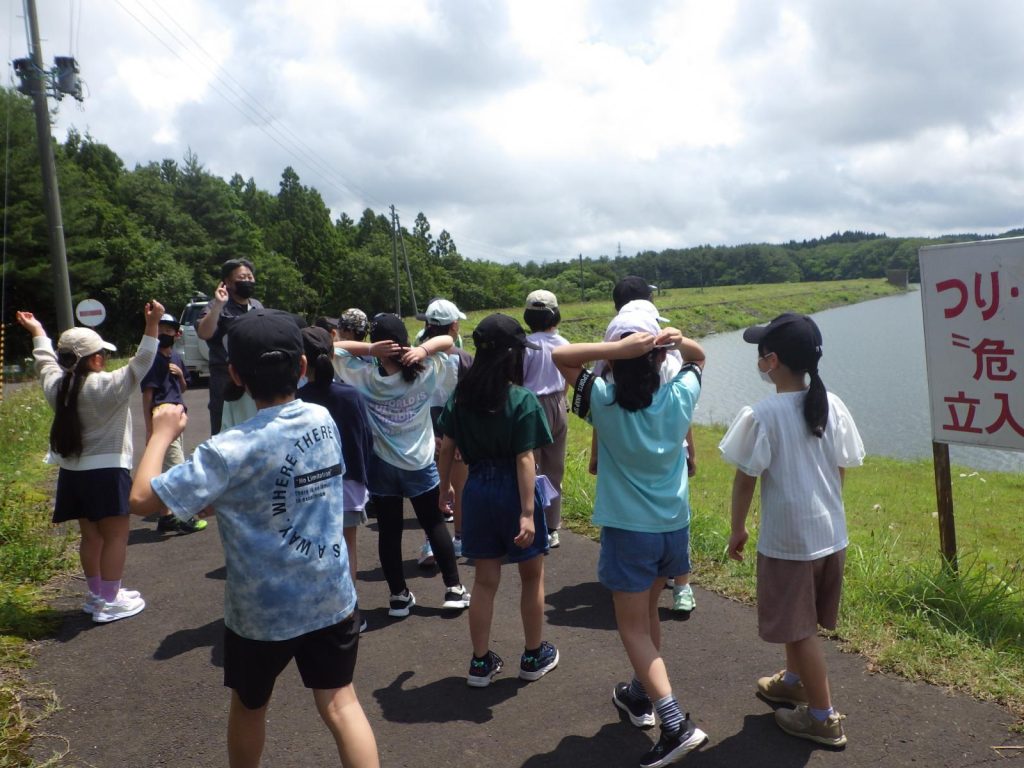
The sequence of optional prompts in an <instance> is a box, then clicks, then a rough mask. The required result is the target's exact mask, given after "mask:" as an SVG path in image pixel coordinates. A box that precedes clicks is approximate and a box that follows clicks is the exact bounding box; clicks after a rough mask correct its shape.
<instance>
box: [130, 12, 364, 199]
mask: <svg viewBox="0 0 1024 768" xmlns="http://www.w3.org/2000/svg"><path fill="white" fill-rule="evenodd" d="M114 2H116V3H117V5H118V6H119V7H120V8H121V10H123V11H124V12H125V13H126V14H128V15H129V16H130V17H131V18H132V19H133V20H134V21H135V23H136V24H138V25H139V26H140V27H142V28H143V29H144V30H145V31H146V32H148V33H149V34H150V35H151V36H152V37H153V38H154V39H155V40H156V41H157V42H158V43H160V45H162V46H163V47H164V48H166V49H167V51H168V52H170V53H171V55H173V56H174V57H175V58H176V59H178V60H179V61H181V62H182V63H183V64H186V65H187V66H189V67H191V68H192V69H196V65H194V64H193V63H191V62H189V61H186V59H185V58H184V57H183V56H182V55H181V54H180V53H179V52H178V51H177V50H175V49H174V48H173V47H172V46H171V45H170V44H169V43H167V41H166V40H164V39H163V38H162V37H161V36H160V35H159V34H158V33H157V32H155V31H154V30H153V29H151V28H150V27H149V26H148V25H147V24H146V23H145V22H144V21H143V20H142V19H140V18H139V17H138V16H136V15H135V14H134V13H132V12H131V11H130V10H129V9H128V8H127V7H126V6H125V5H124V3H122V2H121V0H114ZM147 13H149V11H148V10H147ZM150 16H152V13H150ZM153 18H154V20H155V21H156V22H157V23H159V24H160V25H161V26H162V27H164V28H165V29H166V26H165V25H163V24H162V23H161V22H160V21H159V19H156V18H155V17H153ZM167 31H168V33H170V30H167ZM171 34H172V36H173V33H171ZM176 39H177V38H176ZM178 42H179V44H181V43H180V41H178ZM218 79H220V78H219V76H218ZM209 86H210V88H211V89H212V90H213V91H214V92H215V93H217V95H219V96H220V97H221V98H222V99H224V100H225V101H226V102H227V103H228V105H229V106H231V107H232V108H233V109H234V110H235V111H236V112H238V113H239V114H240V115H242V117H244V118H245V119H246V120H247V121H248V122H250V123H251V124H252V125H254V126H255V127H256V128H258V129H259V130H260V131H261V132H263V134H264V135H265V136H266V137H267V138H269V139H270V140H271V141H273V142H274V143H275V144H276V145H277V146H278V147H280V148H281V149H283V150H284V151H285V152H287V153H288V154H289V155H290V156H291V157H293V158H294V159H295V160H298V161H299V163H300V165H313V168H311V170H312V171H313V172H314V173H316V174H317V175H318V176H320V177H321V178H322V179H323V180H324V181H326V182H327V183H328V184H330V185H331V186H332V187H333V188H334V189H336V190H337V191H339V192H341V193H343V194H352V193H356V194H357V195H358V194H359V192H358V190H356V189H354V188H352V187H349V186H347V185H344V186H339V184H338V183H335V181H334V180H333V179H332V178H331V177H330V176H329V175H328V174H327V173H325V172H324V171H323V170H322V169H321V168H320V167H318V164H317V163H315V162H312V161H310V160H309V159H308V158H304V157H302V155H300V154H299V153H298V152H297V151H296V150H294V149H293V148H292V147H290V146H288V145H286V144H285V143H284V142H283V141H282V140H281V139H279V138H278V137H277V136H275V135H274V134H273V133H271V132H270V130H268V126H267V125H266V124H265V120H266V118H264V117H263V116H262V115H260V114H259V113H258V112H257V111H256V110H255V109H254V108H253V107H251V106H250V105H248V104H246V103H245V100H244V99H241V98H240V97H238V96H237V94H231V95H229V94H227V93H225V92H224V91H223V90H221V88H220V87H218V86H217V84H215V83H212V82H211V83H209ZM231 96H234V99H237V100H238V101H235V100H234V99H232V98H231ZM271 119H273V116H272V115H271ZM378 202H379V201H378Z"/></svg>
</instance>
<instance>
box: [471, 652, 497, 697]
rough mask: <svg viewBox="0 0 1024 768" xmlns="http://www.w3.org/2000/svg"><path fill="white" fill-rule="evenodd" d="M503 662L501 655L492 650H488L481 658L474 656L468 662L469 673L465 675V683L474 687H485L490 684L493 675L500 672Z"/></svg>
mask: <svg viewBox="0 0 1024 768" xmlns="http://www.w3.org/2000/svg"><path fill="white" fill-rule="evenodd" d="M503 666H505V662H504V661H502V660H501V656H499V655H498V654H496V653H495V652H494V651H488V652H487V655H486V656H484V657H483V658H482V659H478V658H476V657H475V656H474V657H473V658H472V659H470V662H469V674H468V675H466V683H467V684H469V685H471V686H472V687H474V688H486V687H487V686H488V685H490V684H491V680H493V679H494V676H495V675H496V674H498V673H499V672H501V668H502V667H503Z"/></svg>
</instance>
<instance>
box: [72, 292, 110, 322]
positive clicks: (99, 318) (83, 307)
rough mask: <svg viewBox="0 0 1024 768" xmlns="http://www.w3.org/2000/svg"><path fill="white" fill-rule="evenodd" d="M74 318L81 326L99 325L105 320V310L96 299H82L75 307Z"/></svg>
mask: <svg viewBox="0 0 1024 768" xmlns="http://www.w3.org/2000/svg"><path fill="white" fill-rule="evenodd" d="M75 317H77V318H78V322H80V323H81V324H82V325H88V326H90V327H92V326H95V325H99V324H100V323H102V322H103V321H104V320H106V319H107V310H106V309H105V308H104V306H103V305H102V304H100V303H99V302H98V301H96V299H82V301H80V302H78V306H77V307H75Z"/></svg>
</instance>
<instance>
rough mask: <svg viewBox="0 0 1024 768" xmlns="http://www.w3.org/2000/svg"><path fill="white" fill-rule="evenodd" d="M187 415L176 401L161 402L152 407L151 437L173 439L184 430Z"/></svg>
mask: <svg viewBox="0 0 1024 768" xmlns="http://www.w3.org/2000/svg"><path fill="white" fill-rule="evenodd" d="M186 424H188V416H187V415H186V414H185V409H184V407H182V406H181V405H178V404H177V403H162V404H160V405H158V406H157V407H156V408H154V409H153V437H157V436H159V437H162V438H168V439H169V440H174V439H175V438H176V437H177V436H178V435H180V434H181V433H182V432H184V431H185V425H186Z"/></svg>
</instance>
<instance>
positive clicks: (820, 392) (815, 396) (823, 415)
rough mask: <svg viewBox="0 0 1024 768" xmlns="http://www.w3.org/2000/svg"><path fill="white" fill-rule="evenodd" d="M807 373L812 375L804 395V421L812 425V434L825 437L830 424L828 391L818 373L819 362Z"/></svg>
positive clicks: (809, 425)
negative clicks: (826, 428)
mask: <svg viewBox="0 0 1024 768" xmlns="http://www.w3.org/2000/svg"><path fill="white" fill-rule="evenodd" d="M807 373H809V374H810V376H811V386H810V387H809V388H808V390H807V394H806V395H805V396H804V421H806V422H807V426H808V427H810V430H811V434H812V435H814V436H815V437H824V436H825V427H826V426H827V425H828V391H827V390H826V389H825V382H823V381H822V380H821V376H819V375H818V365H817V363H815V365H814V367H813V368H811V369H810V370H809V371H808V372H807Z"/></svg>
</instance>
